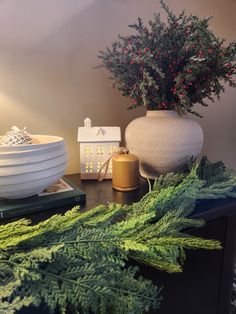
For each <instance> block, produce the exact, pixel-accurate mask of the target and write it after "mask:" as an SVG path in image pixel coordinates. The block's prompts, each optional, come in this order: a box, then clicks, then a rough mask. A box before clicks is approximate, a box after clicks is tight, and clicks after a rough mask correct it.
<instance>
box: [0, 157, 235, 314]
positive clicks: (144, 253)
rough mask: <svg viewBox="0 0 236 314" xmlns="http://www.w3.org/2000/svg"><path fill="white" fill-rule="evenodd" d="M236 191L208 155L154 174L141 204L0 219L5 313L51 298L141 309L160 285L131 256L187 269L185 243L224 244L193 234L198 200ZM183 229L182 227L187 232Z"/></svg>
mask: <svg viewBox="0 0 236 314" xmlns="http://www.w3.org/2000/svg"><path fill="white" fill-rule="evenodd" d="M224 197H236V178H235V177H234V176H233V175H232V174H231V173H230V172H229V171H228V170H227V169H226V168H225V167H224V165H223V163H221V162H220V163H215V164H211V163H210V162H209V161H208V160H207V158H203V160H202V161H201V163H200V164H199V165H194V166H192V168H191V170H190V171H189V172H188V173H182V174H167V175H165V176H161V177H160V178H159V179H158V180H156V181H155V182H154V184H153V186H152V188H151V189H150V191H149V192H148V193H147V194H146V195H145V196H144V197H143V198H142V199H141V200H140V201H139V202H137V203H134V204H129V205H121V204H116V203H111V204H107V205H100V206H97V207H95V208H93V209H92V210H89V211H87V212H84V213H82V212H79V211H78V208H74V209H72V210H71V211H68V212H66V213H65V214H64V215H54V216H52V217H51V218H50V219H48V220H46V221H43V222H41V223H39V224H37V225H31V224H30V221H29V220H26V219H20V220H17V221H16V222H12V223H8V224H6V225H1V226H0V313H4V314H5V313H7V314H11V313H15V312H17V311H18V310H19V309H21V308H22V307H25V306H29V305H34V306H39V305H40V304H46V305H47V307H48V308H49V310H50V311H51V312H53V311H55V310H59V312H60V313H66V312H69V313H91V312H93V313H115V314H116V313H118V314H121V313H135V314H136V313H144V312H146V311H148V310H149V309H150V308H156V309H157V308H158V307H159V305H160V301H161V297H160V289H158V288H157V287H155V286H154V285H153V284H152V283H151V282H150V281H148V280H146V279H144V278H142V277H141V276H140V275H139V274H138V268H137V267H127V266H125V265H126V263H127V260H128V259H129V258H132V259H135V260H136V261H137V262H141V263H145V264H147V265H150V266H152V267H156V268H159V269H161V270H165V271H168V272H170V273H171V272H180V271H182V266H183V262H184V260H185V258H186V253H185V249H200V248H201V249H207V250H208V249H220V248H221V245H220V243H219V242H218V241H216V240H208V239H201V238H197V237H193V236H189V235H188V234H187V233H186V228H192V227H200V226H202V225H203V224H204V222H203V221H202V220H197V219H192V218H189V217H188V215H189V213H190V212H191V211H192V210H193V209H194V207H195V204H196V202H197V200H199V199H208V198H210V199H211V198H224ZM184 230H185V231H184Z"/></svg>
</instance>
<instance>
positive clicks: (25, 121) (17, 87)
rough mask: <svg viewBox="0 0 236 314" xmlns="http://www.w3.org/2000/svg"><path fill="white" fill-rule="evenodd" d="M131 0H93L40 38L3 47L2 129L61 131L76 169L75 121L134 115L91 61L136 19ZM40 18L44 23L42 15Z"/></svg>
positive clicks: (122, 120) (119, 121)
mask: <svg viewBox="0 0 236 314" xmlns="http://www.w3.org/2000/svg"><path fill="white" fill-rule="evenodd" d="M134 2H135V1H125V0H118V1H117V0H113V1H111V0H97V1H95V2H93V3H90V4H89V5H88V6H87V7H85V8H84V9H83V10H78V13H77V14H73V16H72V17H70V18H69V19H68V20H66V21H65V22H64V23H63V25H60V27H59V28H57V29H55V30H54V31H53V33H51V32H49V33H48V34H46V36H44V38H42V36H39V37H40V41H38V40H34V44H33V45H25V47H24V46H22V45H21V46H20V47H17V45H16V46H15V47H14V45H11V47H3V49H1V53H0V55H1V59H0V72H1V73H2V74H1V77H0V86H1V92H2V93H3V94H5V96H6V97H7V99H8V101H7V103H8V106H7V108H6V106H3V107H2V106H1V105H0V111H1V110H2V109H3V108H4V118H3V114H1V117H2V118H0V120H1V123H0V125H1V127H0V131H1V132H5V131H6V130H7V129H9V127H10V126H11V125H12V124H18V125H19V126H20V127H23V126H25V125H26V126H28V128H29V130H31V131H32V132H33V133H44V134H45V133H50V134H60V135H62V136H64V137H65V139H66V141H67V144H68V148H69V155H70V165H69V172H74V171H77V170H78V157H77V155H78V146H77V144H76V135H77V127H78V125H82V124H83V119H84V118H85V117H86V116H90V117H91V118H92V120H93V121H94V123H95V124H97V125H114V124H115V125H120V126H122V127H123V129H124V127H125V126H126V124H127V123H128V121H129V120H131V118H132V117H133V114H132V113H130V112H129V113H127V112H126V107H127V106H128V100H127V99H125V98H123V97H121V96H120V94H119V93H118V92H116V91H114V90H113V89H112V88H111V84H110V81H109V80H108V76H109V74H108V73H107V72H106V71H105V70H104V69H96V70H95V69H94V68H93V67H94V66H96V65H98V64H99V60H98V58H97V54H98V50H99V49H101V48H104V47H105V46H106V45H109V44H110V43H111V42H112V41H113V40H114V39H116V36H117V34H119V33H126V32H127V24H129V23H130V22H132V21H133V20H134V19H136V16H137V15H138V14H137V13H133V15H134V16H133V17H132V16H131V15H132V14H130V12H129V11H130V10H127V3H129V5H128V7H129V8H132V6H133V5H134ZM138 2H139V1H136V2H135V7H136V8H137V5H138ZM140 3H141V1H140ZM33 13H34V14H36V12H32V14H33ZM55 13H56V9H55ZM121 21H122V22H121ZM42 23H47V20H44V17H43V16H42ZM13 27H14V23H13ZM29 27H30V26H29ZM32 29H33V28H32ZM50 30H51V29H50ZM32 31H33V30H32ZM44 31H45V30H44ZM0 45H1V38H0ZM6 97H5V98H4V99H5V100H6ZM1 99H2V101H3V102H4V103H5V100H3V98H0V102H1ZM3 105H4V104H3ZM1 107H2V109H1ZM13 108H14V110H13ZM2 113H3V112H2ZM138 114H140V113H135V114H134V116H137V115H138ZM75 145H76V146H75ZM75 147H76V148H75Z"/></svg>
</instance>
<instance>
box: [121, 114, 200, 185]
mask: <svg viewBox="0 0 236 314" xmlns="http://www.w3.org/2000/svg"><path fill="white" fill-rule="evenodd" d="M125 142H126V147H127V148H128V149H129V151H130V152H131V153H133V154H135V155H137V156H138V157H139V160H140V168H139V171H140V174H141V176H142V177H145V178H150V179H153V178H155V177H158V176H159V175H160V174H165V173H167V172H176V171H179V170H181V169H183V168H184V167H185V165H186V164H187V163H188V162H189V161H190V159H191V158H192V157H193V158H196V157H198V155H199V154H200V152H201V149H202V145H203V132H202V128H201V126H200V125H199V124H198V123H197V122H196V121H195V120H193V119H191V118H187V117H180V116H179V115H178V114H177V113H176V112H175V111H172V110H153V111H147V114H146V116H145V117H141V118H138V119H135V120H133V121H132V122H131V123H130V124H129V125H128V126H127V128H126V131H125Z"/></svg>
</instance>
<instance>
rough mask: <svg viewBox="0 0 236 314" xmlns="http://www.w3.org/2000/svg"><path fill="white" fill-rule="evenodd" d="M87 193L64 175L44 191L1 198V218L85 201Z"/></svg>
mask: <svg viewBox="0 0 236 314" xmlns="http://www.w3.org/2000/svg"><path fill="white" fill-rule="evenodd" d="M85 199H86V195H85V192H84V191H82V190H81V189H80V188H79V187H77V186H76V185H75V184H73V183H71V182H70V181H69V180H68V179H65V178H64V177H63V178H61V179H60V180H59V181H58V182H56V183H55V184H53V185H52V186H50V187H49V188H47V189H46V190H44V191H43V192H42V193H40V194H38V195H35V196H32V197H28V198H24V199H15V200H5V199H0V219H4V218H11V217H14V216H20V215H23V214H30V213H34V212H37V211H42V210H46V209H50V208H56V207H62V206H66V205H72V204H73V205H76V204H81V203H83V202H85Z"/></svg>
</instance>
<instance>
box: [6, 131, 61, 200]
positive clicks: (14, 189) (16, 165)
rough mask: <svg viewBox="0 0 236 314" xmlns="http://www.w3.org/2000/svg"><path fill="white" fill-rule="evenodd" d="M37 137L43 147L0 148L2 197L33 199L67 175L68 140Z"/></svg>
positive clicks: (56, 137) (53, 137)
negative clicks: (66, 144)
mask: <svg viewBox="0 0 236 314" xmlns="http://www.w3.org/2000/svg"><path fill="white" fill-rule="evenodd" d="M34 137H35V138H36V139H38V141H39V143H40V144H34V145H22V146H0V198H6V199H17V198H25V197H29V196H33V195H35V194H38V193H40V192H42V191H43V190H44V189H46V188H47V187H49V186H50V185H52V184H53V183H55V182H56V181H57V180H58V179H60V178H61V177H62V176H63V174H64V171H65V168H66V165H67V151H66V146H65V142H64V139H63V138H62V137H58V136H48V135H35V136H34Z"/></svg>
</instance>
